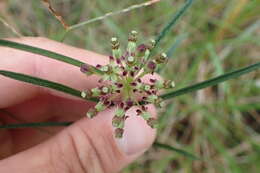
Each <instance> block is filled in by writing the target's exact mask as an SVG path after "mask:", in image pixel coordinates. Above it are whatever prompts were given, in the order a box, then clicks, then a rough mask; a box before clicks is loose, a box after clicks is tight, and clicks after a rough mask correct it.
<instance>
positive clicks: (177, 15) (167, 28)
mask: <svg viewBox="0 0 260 173" xmlns="http://www.w3.org/2000/svg"><path fill="white" fill-rule="evenodd" d="M192 2H193V0H187V1H186V3H185V4H184V5H183V6H182V7H181V9H180V10H179V11H178V12H177V13H175V14H174V15H173V17H172V19H171V20H170V22H169V23H168V24H166V26H165V27H164V28H163V29H162V31H161V32H160V33H159V34H158V36H157V37H156V39H155V47H156V46H157V45H158V44H159V43H160V42H161V40H162V39H163V38H164V37H165V36H166V34H167V33H168V32H169V31H170V29H171V28H172V27H173V26H175V24H176V23H177V21H178V19H180V17H181V16H182V15H183V14H184V13H185V12H186V11H187V10H188V8H189V7H190V6H191V5H192Z"/></svg>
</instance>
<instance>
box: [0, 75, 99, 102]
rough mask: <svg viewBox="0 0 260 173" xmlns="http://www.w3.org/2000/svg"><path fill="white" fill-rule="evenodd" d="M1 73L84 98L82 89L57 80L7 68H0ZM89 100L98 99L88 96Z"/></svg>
mask: <svg viewBox="0 0 260 173" xmlns="http://www.w3.org/2000/svg"><path fill="white" fill-rule="evenodd" d="M0 75H3V76H6V77H9V78H12V79H15V80H19V81H22V82H27V83H30V84H34V85H38V86H42V87H47V88H51V89H54V90H57V91H61V92H64V93H67V94H70V95H73V96H76V97H79V98H82V97H81V91H79V90H76V89H74V88H70V87H68V86H65V85H63V84H59V83H55V82H52V81H48V80H45V79H40V78H37V77H33V76H29V75H25V74H21V73H16V72H11V71H5V70H0ZM88 100H89V101H96V99H95V98H88Z"/></svg>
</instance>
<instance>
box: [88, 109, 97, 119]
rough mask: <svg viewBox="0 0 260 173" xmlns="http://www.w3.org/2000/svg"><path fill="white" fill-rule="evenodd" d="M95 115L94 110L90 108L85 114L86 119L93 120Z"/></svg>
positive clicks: (95, 111)
mask: <svg viewBox="0 0 260 173" xmlns="http://www.w3.org/2000/svg"><path fill="white" fill-rule="evenodd" d="M96 115H97V110H96V109H93V108H91V109H89V110H88V112H87V117H88V118H93V117H94V116H96Z"/></svg>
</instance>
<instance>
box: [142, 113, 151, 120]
mask: <svg viewBox="0 0 260 173" xmlns="http://www.w3.org/2000/svg"><path fill="white" fill-rule="evenodd" d="M141 116H142V117H143V119H144V120H149V119H150V118H151V115H150V114H149V113H148V112H142V113H141Z"/></svg>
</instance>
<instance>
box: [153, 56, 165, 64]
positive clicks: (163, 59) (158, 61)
mask: <svg viewBox="0 0 260 173" xmlns="http://www.w3.org/2000/svg"><path fill="white" fill-rule="evenodd" d="M167 60H168V56H167V54H166V53H162V54H160V55H158V56H157V57H156V58H155V61H156V62H157V63H159V64H162V63H165V62H166V61H167Z"/></svg>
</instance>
